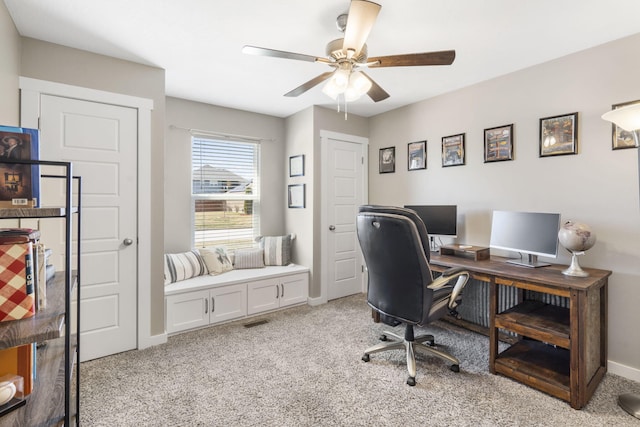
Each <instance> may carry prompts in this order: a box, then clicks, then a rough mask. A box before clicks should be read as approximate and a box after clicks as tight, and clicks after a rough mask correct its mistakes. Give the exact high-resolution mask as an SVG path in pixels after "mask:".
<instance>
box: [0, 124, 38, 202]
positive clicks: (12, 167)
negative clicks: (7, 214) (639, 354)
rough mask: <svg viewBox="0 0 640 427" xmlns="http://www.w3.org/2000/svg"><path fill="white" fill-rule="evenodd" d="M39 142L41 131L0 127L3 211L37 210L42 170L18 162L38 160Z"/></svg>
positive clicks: (0, 186)
mask: <svg viewBox="0 0 640 427" xmlns="http://www.w3.org/2000/svg"><path fill="white" fill-rule="evenodd" d="M39 138H40V131H39V130H38V129H30V128H22V127H13V126H0V159H3V161H2V162H0V208H33V207H38V197H39V196H40V166H38V165H31V164H20V163H15V161H16V160H18V161H20V160H37V159H38V158H39ZM5 159H6V160H5Z"/></svg>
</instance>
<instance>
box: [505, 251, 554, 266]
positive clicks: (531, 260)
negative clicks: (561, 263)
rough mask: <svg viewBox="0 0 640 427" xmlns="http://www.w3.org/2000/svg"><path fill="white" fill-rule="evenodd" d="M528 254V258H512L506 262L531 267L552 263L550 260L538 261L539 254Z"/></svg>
mask: <svg viewBox="0 0 640 427" xmlns="http://www.w3.org/2000/svg"><path fill="white" fill-rule="evenodd" d="M526 255H527V259H526V260H522V259H510V260H508V261H506V262H507V263H509V264H515V265H521V266H523V267H531V268H537V267H546V266H548V265H551V264H549V263H548V262H538V255H532V254H526Z"/></svg>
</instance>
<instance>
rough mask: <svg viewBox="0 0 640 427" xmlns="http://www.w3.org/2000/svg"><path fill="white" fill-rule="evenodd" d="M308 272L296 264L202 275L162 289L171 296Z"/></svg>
mask: <svg viewBox="0 0 640 427" xmlns="http://www.w3.org/2000/svg"><path fill="white" fill-rule="evenodd" d="M308 271H309V267H304V266H302V265H296V264H289V265H285V266H268V267H264V268H248V269H243V270H231V271H227V272H226V273H222V274H218V275H217V276H211V275H204V276H198V277H193V278H191V279H188V280H183V281H181V282H176V283H171V284H169V285H167V286H165V287H164V294H165V295H172V294H179V293H183V292H189V291H195V290H200V289H211V288H216V287H220V286H227V285H235V284H237V283H247V282H250V281H253V280H260V279H269V278H273V277H281V276H285V275H288V274H297V273H305V272H308Z"/></svg>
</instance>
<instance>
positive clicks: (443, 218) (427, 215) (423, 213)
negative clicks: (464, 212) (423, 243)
mask: <svg viewBox="0 0 640 427" xmlns="http://www.w3.org/2000/svg"><path fill="white" fill-rule="evenodd" d="M405 208H407V209H412V210H414V211H416V213H417V214H418V216H419V217H420V219H422V222H424V225H425V226H426V227H427V233H429V236H447V237H458V207H457V206H456V205H405Z"/></svg>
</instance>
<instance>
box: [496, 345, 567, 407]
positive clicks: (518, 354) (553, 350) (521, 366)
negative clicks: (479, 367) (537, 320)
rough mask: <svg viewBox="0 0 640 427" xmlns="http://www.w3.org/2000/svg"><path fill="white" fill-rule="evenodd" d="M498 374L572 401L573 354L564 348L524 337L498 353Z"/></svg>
mask: <svg viewBox="0 0 640 427" xmlns="http://www.w3.org/2000/svg"><path fill="white" fill-rule="evenodd" d="M494 367H495V371H496V373H500V374H503V375H505V376H508V377H511V378H513V379H515V380H518V381H520V382H523V383H525V384H527V385H529V386H531V387H534V388H536V389H538V390H541V391H544V392H546V393H548V394H551V395H552V396H555V397H558V398H560V399H563V400H566V401H569V400H570V355H569V351H568V350H565V349H563V348H557V347H553V346H551V345H547V344H544V343H542V342H539V341H533V340H521V341H519V342H518V343H516V344H514V345H512V346H511V347H509V348H508V349H507V350H505V351H503V352H502V353H500V354H499V355H498V357H497V358H496V361H495V365H494Z"/></svg>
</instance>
